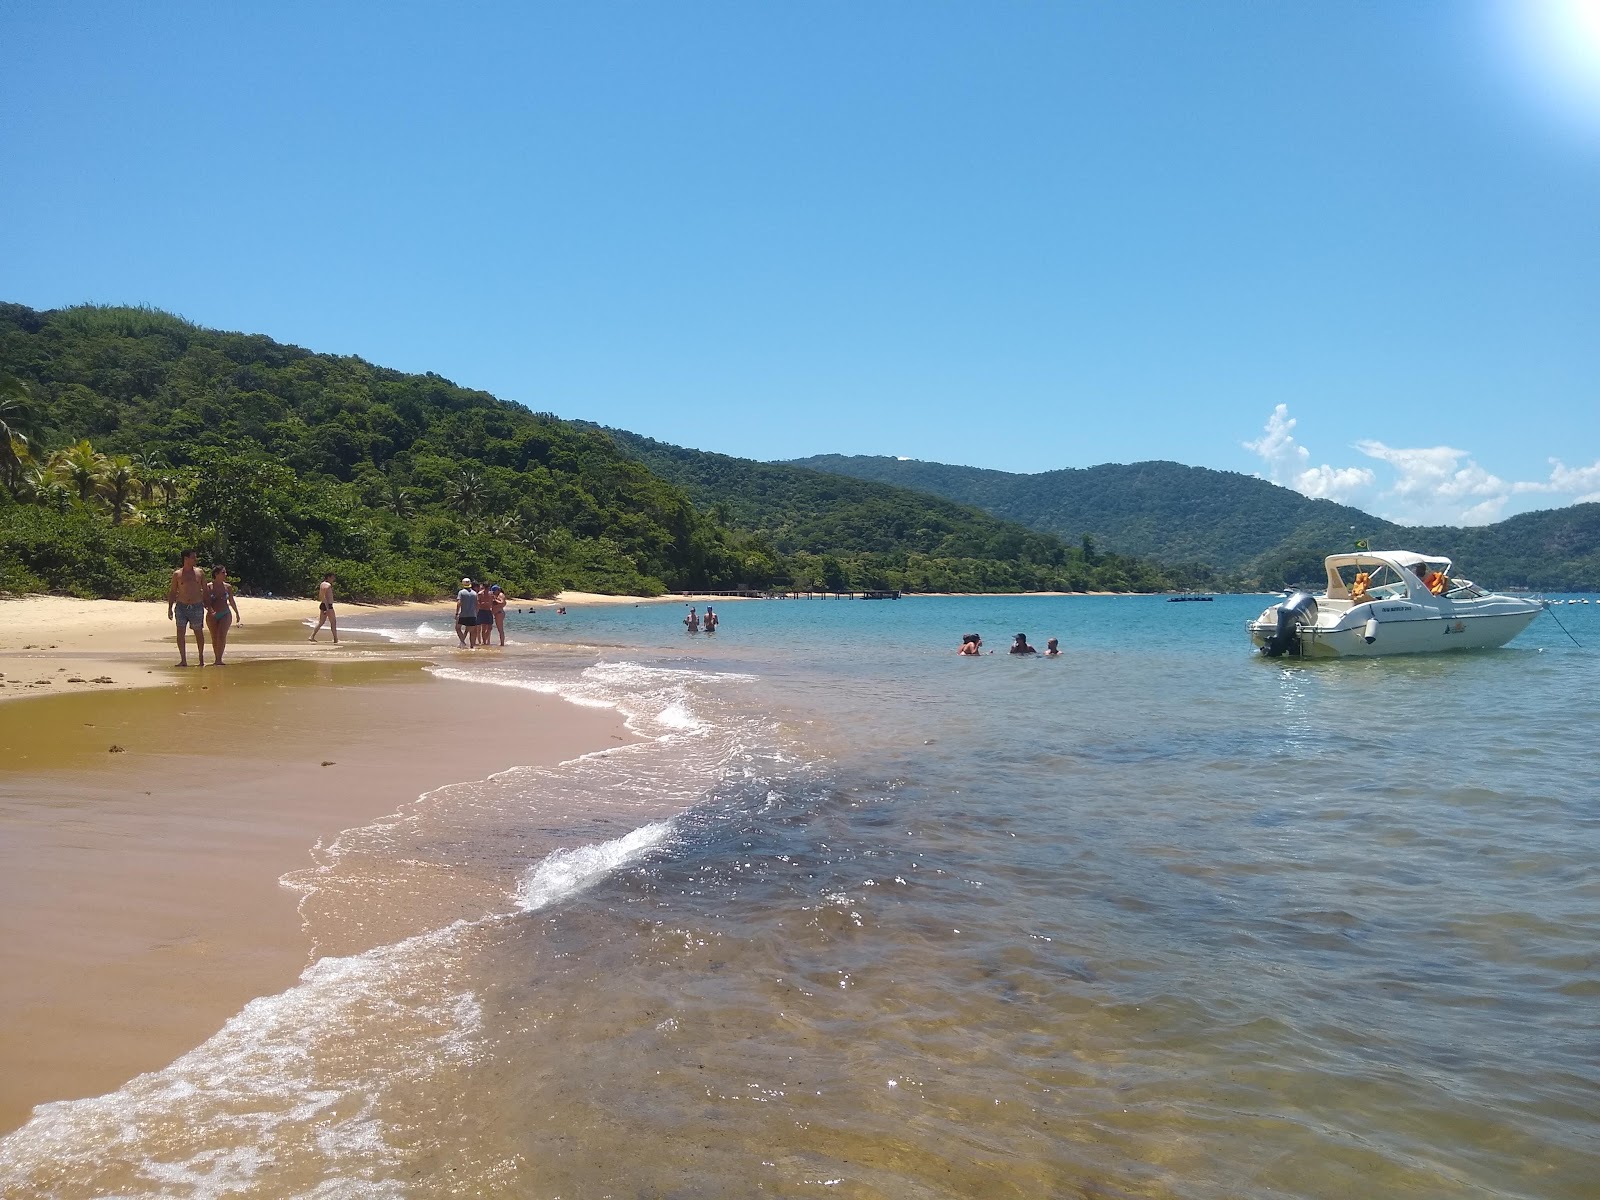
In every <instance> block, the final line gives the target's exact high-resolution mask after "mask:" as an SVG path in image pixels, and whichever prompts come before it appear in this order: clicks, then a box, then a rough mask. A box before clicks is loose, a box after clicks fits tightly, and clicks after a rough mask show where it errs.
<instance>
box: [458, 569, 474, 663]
mask: <svg viewBox="0 0 1600 1200" xmlns="http://www.w3.org/2000/svg"><path fill="white" fill-rule="evenodd" d="M456 637H457V638H459V639H460V640H461V645H462V646H463V647H464V648H465V649H468V650H471V649H473V648H474V647H475V646H477V644H478V593H477V592H475V591H473V590H472V580H470V579H463V580H462V581H461V590H460V591H459V592H457V593H456ZM469 637H470V638H471V639H472V644H471V645H468V644H467V638H469Z"/></svg>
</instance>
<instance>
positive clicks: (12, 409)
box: [0, 373, 33, 493]
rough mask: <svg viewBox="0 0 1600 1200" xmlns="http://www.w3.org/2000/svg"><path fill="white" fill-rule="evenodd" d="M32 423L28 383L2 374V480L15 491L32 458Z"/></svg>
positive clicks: (0, 396)
mask: <svg viewBox="0 0 1600 1200" xmlns="http://www.w3.org/2000/svg"><path fill="white" fill-rule="evenodd" d="M32 424H33V406H32V405H31V404H30V403H29V396H28V387H27V385H26V384H25V383H23V382H22V380H20V379H18V378H17V377H16V376H14V375H6V374H4V373H0V480H3V481H4V483H5V485H6V487H7V488H8V489H9V490H10V491H11V492H13V493H15V492H16V490H17V488H18V487H19V486H21V484H22V476H23V472H24V471H26V469H27V466H28V463H29V462H30V460H31V457H32V451H31V447H30V446H29V444H28V434H27V430H28V429H30V428H31V427H32Z"/></svg>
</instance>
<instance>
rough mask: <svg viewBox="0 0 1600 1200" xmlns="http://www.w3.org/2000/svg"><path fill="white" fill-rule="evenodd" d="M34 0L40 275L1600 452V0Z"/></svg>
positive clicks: (283, 309)
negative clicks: (669, 0) (311, 0)
mask: <svg viewBox="0 0 1600 1200" xmlns="http://www.w3.org/2000/svg"><path fill="white" fill-rule="evenodd" d="M0 38H3V40H4V44H5V45H6V47H7V53H6V60H7V68H6V71H5V72H4V74H3V76H0V104H3V106H4V108H3V111H4V112H5V113H6V114H7V118H6V120H5V121H4V122H0V162H3V163H4V164H5V176H4V177H5V186H4V187H3V188H0V298H4V299H8V300H15V301H20V302H22V303H25V304H30V305H33V306H35V307H39V308H47V307H56V306H60V305H65V304H72V303H78V302H82V301H87V300H93V301H101V302H115V303H149V304H154V305H157V306H160V307H162V308H167V309H170V310H173V311H176V312H179V313H182V314H183V315H185V316H187V317H189V318H191V319H192V320H196V321H198V322H200V323H202V324H205V325H211V326H217V327H222V328H232V329H245V330H250V331H253V332H263V333H268V334H270V335H272V336H274V337H277V338H279V339H281V340H285V341H292V342H296V343H299V344H302V345H305V346H309V347H311V348H313V349H317V350H325V351H332V352H338V353H352V354H359V355H361V356H362V357H364V358H367V359H369V360H371V361H374V362H378V363H382V364H384V365H387V366H394V367H398V368H402V369H406V370H415V371H426V370H431V371H436V372H438V373H440V374H442V375H445V376H447V377H449V378H451V379H454V380H456V381H457V382H459V383H462V384H466V385H469V386H474V387H481V388H485V389H487V390H489V391H492V392H494V393H496V394H498V395H501V396H505V397H507V398H510V399H514V400H518V401H521V402H523V403H526V404H528V405H530V406H532V407H533V408H536V409H541V410H548V411H552V412H555V413H558V414H560V415H562V416H569V417H581V418H585V419H590V420H595V421H600V422H603V423H606V424H611V425H617V426H622V427H625V428H628V429H633V430H636V431H638V432H640V433H645V434H648V435H650V436H653V437H658V438H662V439H664V440H668V441H672V442H677V443H680V444H684V445H690V446H696V447H700V448H703V449H710V450H718V451H723V452H726V453H731V454H740V455H748V456H751V457H757V458H779V457H791V456H799V455H806V454H813V453H821V452H828V451H838V452H844V453H871V454H900V455H906V456H910V457H917V458H926V459H936V460H940V461H946V462H962V463H971V464H974V465H979V466H989V467H998V468H1002V469H1006V470H1019V471H1037V470H1046V469H1050V468H1053V467H1064V466H1088V465H1092V464H1094V463H1100V462H1129V461H1136V460H1140V459H1150V458H1168V459H1175V460H1178V461H1180V462H1186V463H1193V464H1197V465H1202V466H1210V467H1217V468H1222V469H1229V470H1241V471H1246V472H1252V473H1259V474H1262V475H1264V476H1267V477H1269V478H1274V479H1277V480H1278V481H1279V482H1283V483H1285V484H1287V485H1289V486H1296V487H1299V488H1300V489H1301V490H1304V491H1307V492H1308V493H1311V494H1322V495H1328V496H1331V497H1334V498H1337V499H1342V500H1345V501H1348V502H1351V503H1355V504H1358V505H1360V506H1361V507H1363V508H1366V509H1368V510H1369V511H1372V512H1376V513H1379V514H1382V515H1385V516H1389V517H1392V518H1395V519H1402V520H1412V521H1450V522H1459V521H1471V522H1479V521H1483V520H1489V519H1494V518H1495V517H1497V516H1501V515H1506V514H1509V513H1513V512H1517V511H1521V510H1524V509H1527V508H1536V507H1553V506H1557V505H1562V504H1567V503H1571V502H1573V501H1574V500H1576V499H1578V498H1580V497H1600V0H1517V2H1516V3H1514V4H1513V3H1480V2H1475V0H1449V2H1445V0H1434V2H1423V0H1418V2H1416V3H1410V4H1403V5H1397V4H1380V3H1375V2H1374V3H1340V4H1320V5H1312V4H1261V3H1243V2H1240V3H1225V2H1222V0H1217V2H1214V3H1190V2H1187V0H1186V2H1182V3H1179V2H1177V0H1171V2H1166V3H1162V2H1156V0H1137V2H1128V3H1112V2H1110V0H1106V2H1104V3H1093V4H1086V3H1065V2H1063V3H1055V4H1038V3H1028V4H989V5H955V4H940V3H926V2H918V3H878V4H872V5H852V4H843V3H806V4H799V3H793V4H788V5H779V4H748V3H745V4H732V3H730V4H691V3H685V4H679V5H644V4H638V5H609V4H584V5H570V4H569V5H531V4H530V5H506V6H497V5H489V4H482V5H473V6H470V7H469V6H457V8H456V9H455V10H452V9H451V8H450V7H448V6H436V5H435V6H422V5H407V4H394V3H385V4H382V5H377V4H373V5H359V4H355V3H348V4H339V5H303V6H302V5H293V4H275V5H260V6H255V7H254V8H246V7H245V6H235V5H215V4H205V5H200V4H194V5H187V4H182V3H169V4H162V5H126V4H116V5H112V4H92V3H84V4H74V5H25V4H18V3H14V2H8V0H0ZM1552 460H1556V461H1554V462H1553V461H1552Z"/></svg>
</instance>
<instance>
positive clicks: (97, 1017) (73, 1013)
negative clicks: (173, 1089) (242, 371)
mask: <svg viewBox="0 0 1600 1200" xmlns="http://www.w3.org/2000/svg"><path fill="white" fill-rule="evenodd" d="M312 649H313V650H315V649H316V648H315V647H312ZM174 674H175V675H177V676H178V680H177V682H175V683H174V684H173V685H172V686H169V687H162V688H155V689H143V690H139V691H119V692H113V691H109V690H108V691H105V692H102V693H100V694H88V695H84V694H68V695H54V696H39V697H37V698H29V699H26V700H22V701H21V702H17V703H8V704H0V763H3V764H4V765H3V766H0V1132H3V1131H6V1130H10V1129H13V1128H15V1127H16V1126H18V1125H20V1124H21V1123H22V1122H23V1121H24V1120H26V1118H27V1116H28V1113H29V1111H30V1109H31V1108H32V1106H33V1105H35V1104H38V1103H41V1102H43V1101H47V1100H57V1099H67V1098H72V1097H79V1096H88V1095H98V1094H101V1093H103V1092H106V1091H109V1090H111V1089H113V1088H116V1087H117V1086H119V1085H120V1084H121V1083H123V1082H124V1081H125V1080H127V1079H129V1078H131V1077H132V1076H133V1075H135V1074H138V1073H140V1072H142V1071H146V1070H151V1069H154V1068H158V1067H161V1066H163V1065H165V1064H166V1063H168V1062H170V1061H172V1060H173V1059H174V1058H176V1057H177V1056H178V1055H180V1054H182V1053H183V1052H184V1051H186V1050H188V1049H190V1048H192V1047H193V1046H195V1045H198V1044H199V1043H200V1042H201V1041H203V1040H204V1039H205V1038H207V1037H208V1036H210V1035H211V1034H212V1033H213V1032H215V1031H216V1029H217V1028H219V1027H220V1026H221V1025H222V1023H223V1022H224V1021H225V1020H226V1019H227V1018H228V1017H230V1016H232V1015H233V1014H234V1013H236V1012H237V1011H238V1010H239V1009H240V1008H241V1007H242V1006H243V1005H244V1004H245V1003H246V1002H247V1001H249V1000H250V999H252V998H253V997H255V996H259V995H265V994H270V993H273V992H277V991H281V990H282V989H283V988H285V987H287V986H288V985H289V984H290V983H292V982H293V981H294V979H295V978H296V977H297V975H298V974H299V972H300V971H301V970H302V969H303V968H304V966H305V965H306V963H307V961H308V956H309V953H310V946H309V944H308V941H307V939H306V937H305V935H304V933H303V932H302V930H301V925H300V920H299V916H298V913H297V909H296V905H297V902H298V899H299V896H298V894H297V893H295V892H293V891H290V890H289V889H287V888H285V887H283V886H281V885H280V883H279V882H278V880H279V877H280V876H282V875H283V874H284V873H285V872H288V871H293V870H296V869H299V868H302V867H305V866H308V865H309V864H310V861H311V860H310V858H309V855H308V851H309V849H310V848H311V847H312V846H313V845H314V844H315V843H316V842H317V841H318V839H322V840H324V841H326V840H329V839H331V838H332V837H333V836H334V835H336V834H337V833H338V832H339V831H340V830H342V829H346V828H349V827H351V826H354V825H358V824H362V823H365V822H367V821H370V820H372V819H374V818H376V817H380V816H382V815H384V814H386V813H389V812H392V811H394V809H395V808H396V807H397V806H399V805H401V804H404V803H406V802H408V801H410V800H413V799H414V798H415V797H416V796H417V795H418V794H419V793H421V792H423V791H427V790H429V789H432V788H435V787H438V786H440V785H442V784H445V783H450V782H456V781H460V780H467V779H481V778H483V777H485V776H487V775H489V774H492V773H494V772H496V771H499V770H503V769H505V768H507V767H510V766H514V765H537V764H546V763H554V762H559V761H562V760H564V759H568V758H572V757H575V756H576V755H579V754H583V753H586V752H588V751H592V750H597V749H601V748H604V747H607V746H613V745H616V744H618V743H619V742H622V741H624V740H631V739H630V736H629V735H628V734H627V733H626V731H625V730H624V728H623V725H622V721H621V718H620V717H618V716H617V715H616V714H615V713H611V712H605V711H599V710H586V709H580V708H576V707H574V706H571V705H568V704H566V703H564V702H562V701H560V700H556V699H552V698H549V697H543V696H538V695H534V694H532V693H527V692H519V691H515V690H512V689H500V688H495V689H488V688H483V687H479V686H476V685H474V684H470V683H460V682H451V681H445V680H439V679H436V678H434V677H432V676H430V675H428V674H427V673H426V672H425V671H424V670H423V668H422V666H421V665H420V664H418V663H415V662H400V661H394V660H389V661H382V660H379V661H339V660H336V659H333V658H331V657H323V656H318V657H316V658H315V659H312V660H309V661H305V660H301V661H259V662H251V661H247V660H246V659H245V658H244V657H243V656H241V659H240V660H239V661H238V662H236V663H234V664H233V665H230V666H228V667H224V668H223V669H221V670H216V669H214V668H208V669H207V670H206V671H204V672H200V671H196V670H191V671H189V672H184V673H174ZM486 693H487V695H486ZM113 746H118V747H121V750H120V752H115V753H114V752H112V750H111V747H113Z"/></svg>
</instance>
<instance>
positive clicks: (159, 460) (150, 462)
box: [132, 454, 172, 505]
mask: <svg viewBox="0 0 1600 1200" xmlns="http://www.w3.org/2000/svg"><path fill="white" fill-rule="evenodd" d="M132 462H133V471H134V474H135V475H137V476H138V477H139V501H140V503H142V504H145V505H148V504H150V502H151V501H152V500H154V499H155V495H156V493H157V492H161V493H162V499H166V498H167V495H166V488H165V487H164V486H163V483H162V480H163V477H164V476H166V475H168V474H170V473H171V470H172V468H171V467H169V466H168V465H167V460H166V459H165V458H163V457H162V456H161V455H159V454H135V455H134V456H133V459H132Z"/></svg>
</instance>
